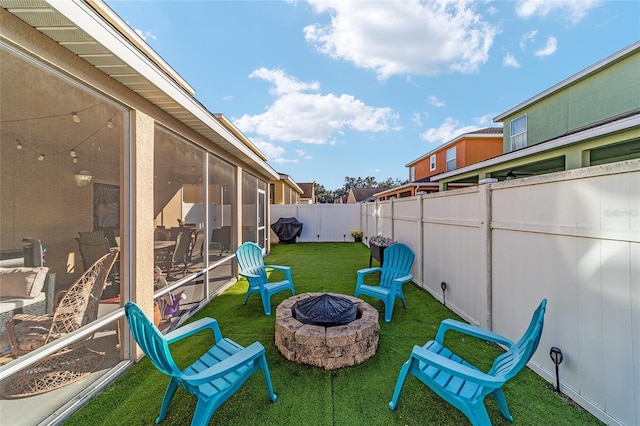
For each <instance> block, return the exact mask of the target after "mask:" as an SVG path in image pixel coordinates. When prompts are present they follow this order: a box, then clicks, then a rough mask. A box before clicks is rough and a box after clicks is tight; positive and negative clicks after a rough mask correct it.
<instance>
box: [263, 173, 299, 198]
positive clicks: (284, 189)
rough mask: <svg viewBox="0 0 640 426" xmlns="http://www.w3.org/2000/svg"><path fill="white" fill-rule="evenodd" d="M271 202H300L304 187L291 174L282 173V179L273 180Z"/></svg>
mask: <svg viewBox="0 0 640 426" xmlns="http://www.w3.org/2000/svg"><path fill="white" fill-rule="evenodd" d="M269 185H270V186H271V192H270V194H271V199H270V201H271V204H300V197H301V196H302V194H303V191H302V188H300V186H299V185H298V184H297V183H296V182H295V181H294V180H293V179H291V177H290V176H289V175H285V174H284V173H280V179H278V180H272V181H271V183H270V184H269Z"/></svg>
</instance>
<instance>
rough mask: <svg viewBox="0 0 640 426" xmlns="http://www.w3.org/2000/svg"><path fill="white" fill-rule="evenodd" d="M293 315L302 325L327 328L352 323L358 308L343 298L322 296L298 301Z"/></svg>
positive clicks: (328, 295)
mask: <svg viewBox="0 0 640 426" xmlns="http://www.w3.org/2000/svg"><path fill="white" fill-rule="evenodd" d="M293 314H294V315H293V316H294V317H295V318H296V319H297V320H298V321H300V322H301V323H303V324H313V325H323V326H325V327H329V326H334V325H344V324H349V323H350V322H352V321H354V320H355V319H356V316H357V315H358V307H357V306H356V305H355V304H354V303H353V302H352V301H351V300H349V299H346V298H344V297H339V296H332V295H330V294H323V295H320V296H315V297H310V298H308V299H305V300H301V301H299V302H298V303H296V304H295V305H294V307H293Z"/></svg>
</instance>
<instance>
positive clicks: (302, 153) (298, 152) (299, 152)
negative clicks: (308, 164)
mask: <svg viewBox="0 0 640 426" xmlns="http://www.w3.org/2000/svg"><path fill="white" fill-rule="evenodd" d="M296 154H298V157H300V158H302V159H305V160H311V159H312V158H313V157H312V156H310V155H309V154H307V153H306V152H304V151H303V150H301V149H296Z"/></svg>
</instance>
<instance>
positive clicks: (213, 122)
mask: <svg viewBox="0 0 640 426" xmlns="http://www.w3.org/2000/svg"><path fill="white" fill-rule="evenodd" d="M50 3H51V4H50ZM50 3H49V2H47V1H45V0H0V7H2V8H5V9H6V10H7V11H8V12H9V13H11V14H13V15H15V16H16V17H18V18H19V19H21V20H23V21H24V22H26V23H27V24H29V25H31V26H32V27H34V28H35V29H36V30H38V31H40V32H41V33H43V34H45V35H47V36H48V37H49V38H51V39H52V40H54V41H56V42H57V43H59V44H60V45H61V46H63V47H65V48H66V49H68V50H69V51H71V52H73V53H74V54H75V55H77V56H78V57H80V58H82V59H83V60H84V61H86V62H88V63H89V64H91V65H93V66H94V67H96V68H97V69H99V70H101V71H102V72H103V73H105V74H107V75H108V76H109V77H111V78H112V79H114V80H116V81H118V82H119V83H121V84H122V85H124V86H126V87H127V88H128V89H130V90H131V91H132V92H135V93H136V94H138V95H139V96H141V97H142V98H144V99H146V100H147V101H149V102H151V103H152V104H154V105H156V106H157V107H158V108H160V109H162V110H163V111H165V112H166V113H167V114H169V115H171V116H173V117H175V118H176V119H178V120H179V121H181V122H182V123H184V124H185V125H187V126H188V127H190V128H192V129H193V130H194V131H196V132H198V133H200V134H201V135H202V136H204V137H205V138H206V139H208V140H209V141H211V142H212V143H214V144H215V145H216V146H218V147H220V148H221V149H223V150H224V151H227V152H229V153H230V154H231V155H233V156H234V157H236V158H238V159H239V160H241V161H243V162H245V163H247V164H249V165H252V166H254V167H256V168H257V169H258V170H260V171H262V172H263V173H264V174H265V175H266V176H269V177H270V178H274V179H277V178H278V173H277V172H276V171H275V170H274V169H273V168H272V167H271V166H269V165H268V164H267V163H266V162H264V161H263V160H262V159H261V158H260V157H259V156H257V155H256V154H255V153H254V152H253V151H252V150H251V149H250V148H248V147H247V146H246V145H245V144H244V143H243V142H241V141H240V140H238V139H237V137H236V136H235V135H233V133H232V132H230V131H229V130H228V129H226V128H225V127H224V126H223V125H222V124H220V123H219V122H218V120H217V119H216V118H215V117H214V116H213V114H211V113H210V112H209V111H208V110H207V109H206V108H205V107H204V106H202V104H200V103H199V102H198V101H197V100H195V98H193V89H191V88H190V87H189V86H188V84H187V83H186V82H184V81H183V80H182V79H181V77H180V76H179V75H177V73H175V71H173V70H172V69H171V68H170V67H169V66H168V64H166V63H164V61H163V60H162V58H160V57H159V56H157V55H156V54H155V52H153V51H152V50H151V48H150V47H149V46H147V45H146V44H145V45H144V46H143V45H142V44H143V43H144V42H143V41H139V43H135V42H133V41H131V36H132V35H131V34H124V33H123V31H122V29H119V28H117V27H118V26H126V24H125V23H124V22H122V21H120V22H119V24H120V25H115V24H114V22H113V21H114V20H116V19H117V20H119V19H120V18H119V17H117V15H115V14H114V13H113V12H112V11H111V10H110V9H108V6H107V5H106V4H104V3H103V2H102V1H100V0H98V1H95V0H91V1H90V2H83V1H80V0H73V1H70V0H62V1H56V0H52V1H51V2H50ZM89 3H90V4H91V6H93V7H90V5H89ZM52 4H53V5H55V6H56V7H57V9H56V8H54V6H52ZM58 9H61V10H62V9H64V10H67V9H73V11H74V12H75V15H74V17H75V16H81V17H82V18H83V19H81V20H80V21H81V22H82V26H83V27H85V28H86V29H87V30H86V31H85V29H83V28H81V26H80V25H78V24H76V23H74V22H73V21H72V20H71V19H70V18H68V17H67V16H66V15H65V12H61V11H59V10H58ZM76 9H77V10H76ZM87 16H90V17H91V20H88V19H87ZM108 18H111V19H108ZM98 24H101V25H102V26H103V28H102V29H103V30H104V29H106V30H107V31H109V32H111V33H114V35H113V37H117V38H120V40H118V43H114V45H118V44H120V45H122V44H128V46H127V48H128V49H129V50H130V51H133V52H134V54H135V55H136V56H138V57H140V58H142V61H143V62H145V64H144V65H145V66H146V67H147V68H148V69H153V70H154V71H155V73H156V75H155V76H150V77H148V76H147V75H145V73H144V72H141V71H140V70H138V69H136V68H135V67H134V66H131V65H130V64H129V63H128V62H127V61H126V60H125V59H123V58H122V57H121V56H119V55H117V54H115V53H114V50H113V49H110V48H109V47H107V46H105V45H104V44H103V43H100V42H99V41H98V40H97V39H96V38H97V37H94V36H92V35H90V34H89V33H88V32H87V31H91V30H93V29H94V28H96V27H99V26H100V25H98ZM125 30H128V31H129V32H131V33H133V31H132V30H130V28H128V27H126V28H125ZM103 32H104V31H103ZM145 49H146V50H148V51H150V52H151V53H152V55H150V54H148V52H145V51H144V50H145ZM154 56H155V57H154ZM158 75H159V76H160V78H158ZM153 77H155V78H153ZM160 86H163V87H160ZM167 88H170V89H171V91H172V92H173V94H170V93H167V90H166V89H167ZM176 95H177V96H176ZM179 98H181V99H179Z"/></svg>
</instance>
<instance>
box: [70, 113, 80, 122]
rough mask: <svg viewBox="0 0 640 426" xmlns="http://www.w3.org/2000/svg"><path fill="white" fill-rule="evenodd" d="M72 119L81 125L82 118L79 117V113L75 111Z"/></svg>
mask: <svg viewBox="0 0 640 426" xmlns="http://www.w3.org/2000/svg"><path fill="white" fill-rule="evenodd" d="M71 118H73V121H74V122H76V123H79V122H80V116H79V115H78V113H77V112H75V111H73V112H72V113H71Z"/></svg>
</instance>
